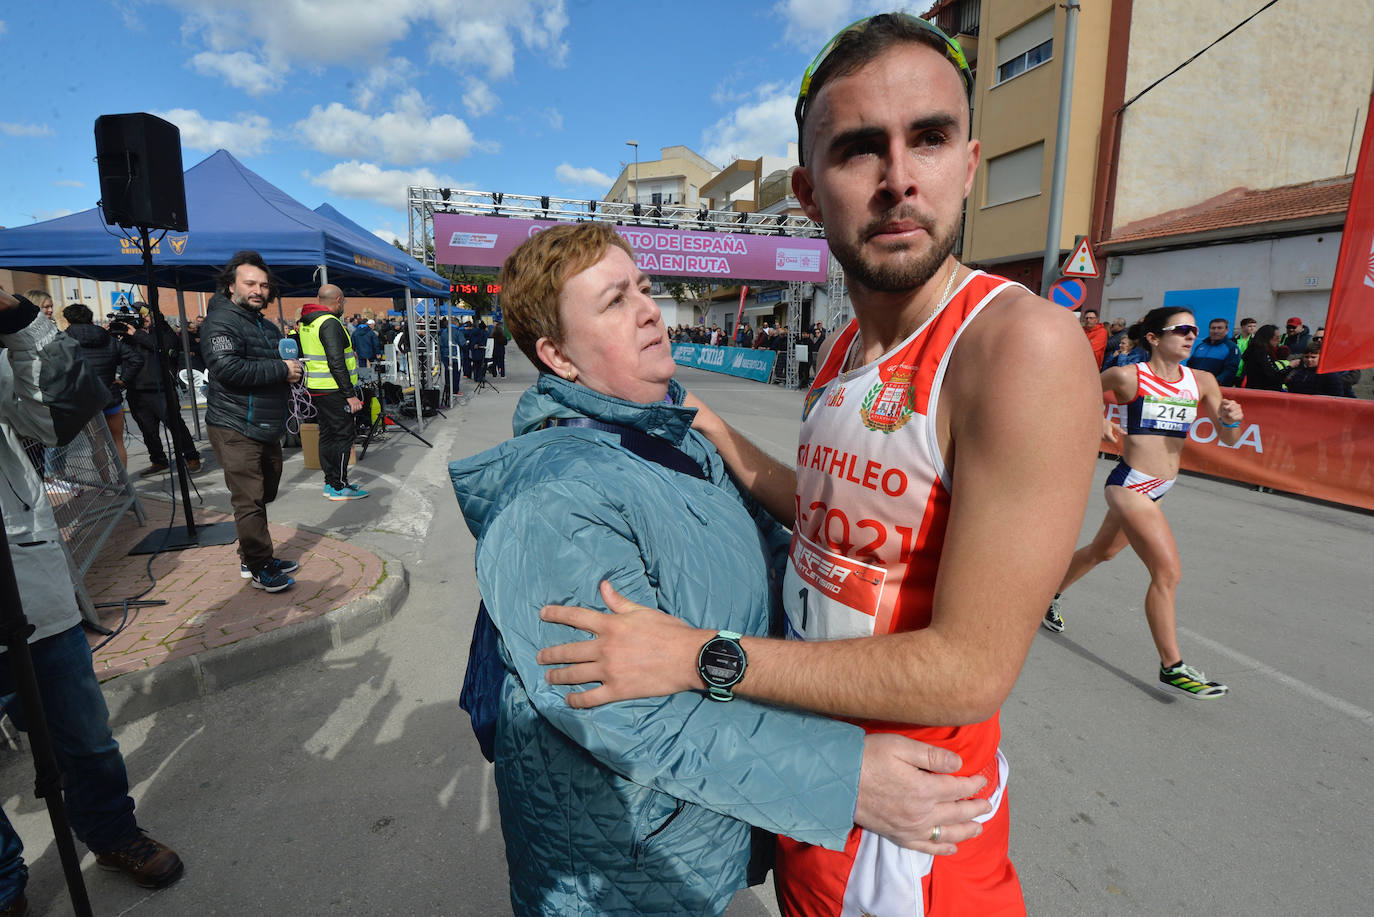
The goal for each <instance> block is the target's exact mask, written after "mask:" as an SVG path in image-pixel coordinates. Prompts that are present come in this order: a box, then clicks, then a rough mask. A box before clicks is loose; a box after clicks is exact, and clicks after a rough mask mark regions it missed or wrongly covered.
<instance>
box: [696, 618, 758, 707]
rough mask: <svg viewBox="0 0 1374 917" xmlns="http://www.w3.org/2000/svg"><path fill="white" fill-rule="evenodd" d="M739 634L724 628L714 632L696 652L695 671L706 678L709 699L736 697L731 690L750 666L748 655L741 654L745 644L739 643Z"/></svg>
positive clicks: (719, 699)
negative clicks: (716, 632)
mask: <svg viewBox="0 0 1374 917" xmlns="http://www.w3.org/2000/svg"><path fill="white" fill-rule="evenodd" d="M739 638H740V635H739V634H737V633H734V632H732V631H728V630H723V631H721V632H720V633H718V634H716V635H715V636H714V637H712V638H711V639H710V640H707V641H706V645H705V646H703V647H702V648H701V652H700V653H699V654H697V674H698V675H700V676H701V680H702V681H704V682H706V692H707V694H709V695H710V697H711V700H718V701H729V700H734V699H735V692H734V691H732V690H730V689H731V688H733V687H734V686H735V685H737V684H739V680H740V679H741V678H743V677H744V670H745V669H746V668H748V667H749V659H748V657H746V656H745V655H744V647H742V646H740V645H739Z"/></svg>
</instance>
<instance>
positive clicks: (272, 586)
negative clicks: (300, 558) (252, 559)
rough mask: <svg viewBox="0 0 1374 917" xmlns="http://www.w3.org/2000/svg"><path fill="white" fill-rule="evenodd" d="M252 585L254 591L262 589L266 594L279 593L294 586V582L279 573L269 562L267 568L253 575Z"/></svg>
mask: <svg viewBox="0 0 1374 917" xmlns="http://www.w3.org/2000/svg"><path fill="white" fill-rule="evenodd" d="M252 583H253V588H254V589H264V590H266V591H267V592H281V591H282V590H283V589H290V588H291V587H292V586H294V585H296V581H295V580H293V579H292V578H291V577H289V576H287V575H286V574H285V573H282V572H281V571H279V570H278V569H277V568H276V567H275V566H273V564H272V563H271V562H270V561H269V562H268V564H267V566H265V567H263V568H262V569H261V570H259V571H258V572H257V573H254V574H253V576H252Z"/></svg>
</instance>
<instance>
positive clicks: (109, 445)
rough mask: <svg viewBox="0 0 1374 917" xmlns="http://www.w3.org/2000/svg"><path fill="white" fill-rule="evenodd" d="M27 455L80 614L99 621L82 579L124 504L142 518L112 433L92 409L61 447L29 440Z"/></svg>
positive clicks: (144, 520) (141, 508)
mask: <svg viewBox="0 0 1374 917" xmlns="http://www.w3.org/2000/svg"><path fill="white" fill-rule="evenodd" d="M30 458H32V459H33V462H34V465H35V467H37V469H38V471H39V474H40V475H41V476H42V478H43V485H44V488H45V489H46V490H47V492H48V502H49V503H51V504H52V510H53V516H54V517H56V519H57V525H58V527H59V528H60V529H61V530H62V544H63V547H64V548H65V550H66V554H67V566H68V568H69V569H70V571H71V574H72V582H73V583H74V584H75V585H76V599H77V603H78V604H79V605H80V606H81V615H82V617H84V618H85V619H86V620H87V621H88V622H90V623H91V624H98V623H99V622H100V618H99V616H98V615H97V614H96V611H95V606H94V604H92V602H91V597H90V595H88V594H87V592H86V587H85V584H84V582H83V581H84V579H85V576H86V571H87V570H89V569H90V567H91V564H92V563H94V562H95V558H96V556H97V555H99V554H100V549H101V548H103V547H104V546H105V541H106V540H107V539H108V538H109V537H110V533H111V532H112V531H114V528H115V526H116V525H118V524H119V520H120V519H122V518H123V517H124V514H125V513H126V512H128V511H129V510H130V509H132V510H133V511H134V516H135V517H136V518H137V519H138V524H139V525H140V526H141V525H143V524H145V522H146V521H147V516H146V515H145V514H144V512H143V505H142V504H141V503H139V501H138V495H137V494H135V493H134V488H133V485H132V484H131V483H130V482H129V474H128V472H127V471H126V470H125V468H124V465H123V463H121V462H120V461H119V455H118V454H117V453H116V452H115V445H114V438H113V437H112V436H110V428H109V426H107V425H106V423H105V417H104V415H102V414H96V415H95V416H94V417H92V418H91V419H90V420H89V421H87V423H86V426H85V428H84V429H82V431H81V432H80V433H79V434H77V437H76V439H74V440H72V441H71V442H70V443H68V444H67V445H65V446H57V447H44V446H43V445H42V444H41V443H35V444H34V446H33V448H32V450H31V452H30Z"/></svg>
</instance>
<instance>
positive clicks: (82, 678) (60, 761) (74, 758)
mask: <svg viewBox="0 0 1374 917" xmlns="http://www.w3.org/2000/svg"><path fill="white" fill-rule="evenodd" d="M29 652H30V653H31V654H32V655H33V667H34V671H35V672H37V674H38V688H39V693H40V694H41V696H42V699H43V712H44V714H45V718H46V719H47V721H48V731H49V732H50V733H51V734H52V744H53V752H54V753H55V754H56V756H57V768H58V770H59V771H60V772H61V774H62V796H63V799H64V800H65V801H66V804H67V819H68V821H69V822H70V823H71V826H72V831H73V832H74V833H75V834H76V836H77V837H78V838H80V839H81V841H82V842H83V843H85V844H86V846H88V847H90V848H91V849H92V850H93V851H96V852H104V851H108V850H113V849H116V848H118V847H120V846H121V845H122V844H124V843H125V842H126V841H128V840H129V838H130V837H131V836H132V835H133V834H134V833H135V832H136V831H137V830H138V823H137V822H136V821H135V820H134V801H133V799H131V798H130V797H129V777H128V774H127V773H125V770H124V756H123V755H121V754H120V753H119V745H118V743H116V742H115V740H114V735H113V734H112V733H111V732H110V712H109V710H108V709H107V708H106V706H105V695H103V694H102V693H101V692H100V682H99V681H97V680H96V677H95V669H94V667H93V666H92V664H91V648H90V645H89V644H88V643H87V642H86V635H85V633H83V632H82V630H81V626H80V625H79V624H78V625H75V626H73V627H71V628H70V629H68V630H65V631H63V632H62V633H60V634H55V635H53V636H51V637H47V638H46V639H43V640H39V641H37V642H36V643H31V644H29ZM13 692H14V674H13V672H12V671H11V667H10V660H9V653H4V654H0V706H3V707H4V708H5V712H6V713H8V714H9V716H10V719H11V720H13V721H14V724H15V725H16V726H18V727H19V728H20V729H25V728H26V727H25V723H24V714H23V712H22V711H21V710H20V709H19V707H20V704H19V698H18V697H17V696H15V695H14V693H13ZM23 850H24V845H23V844H22V843H21V842H20V840H19V835H17V834H15V832H14V828H13V827H12V826H11V825H10V820H9V819H8V818H7V817H5V813H4V812H3V811H0V907H3V906H4V905H5V904H7V903H8V902H10V901H12V900H13V899H14V898H15V897H17V896H18V895H19V893H20V892H22V891H23V890H24V884H25V882H26V881H27V880H28V868H27V867H25V866H24V859H23V857H22V856H21V854H22V853H23Z"/></svg>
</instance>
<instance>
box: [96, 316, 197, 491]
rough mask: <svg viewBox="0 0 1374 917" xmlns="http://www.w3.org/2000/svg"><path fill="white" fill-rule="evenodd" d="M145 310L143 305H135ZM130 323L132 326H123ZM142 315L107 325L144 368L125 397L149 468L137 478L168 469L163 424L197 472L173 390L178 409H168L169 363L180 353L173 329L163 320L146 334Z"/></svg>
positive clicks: (192, 447)
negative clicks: (138, 355) (133, 350)
mask: <svg viewBox="0 0 1374 917" xmlns="http://www.w3.org/2000/svg"><path fill="white" fill-rule="evenodd" d="M138 305H139V307H140V309H141V308H144V306H143V304H142V303H139V304H138ZM126 322H129V323H131V324H126ZM143 324H144V319H143V315H142V313H141V312H140V313H138V314H130V315H129V316H128V317H127V318H126V319H125V320H124V321H112V322H110V328H109V330H110V332H111V333H112V334H116V335H119V336H120V337H121V339H122V340H123V341H124V342H125V343H126V344H130V345H132V346H133V347H135V348H136V349H137V350H138V351H139V353H141V354H142V356H143V368H142V369H141V370H139V372H138V373H137V374H136V375H135V376H134V377H133V379H132V380H130V382H129V385H128V389H127V394H128V396H129V412H130V413H132V414H133V415H134V423H136V424H138V432H139V434H140V435H142V437H143V445H145V446H147V447H148V461H149V463H150V464H149V465H148V467H147V468H144V469H143V470H142V471H140V472H139V473H138V474H139V477H144V478H146V477H151V476H152V475H155V474H161V473H162V472H164V471H166V470H167V469H168V467H169V462H168V460H167V450H166V449H165V448H164V447H163V445H162V425H163V424H166V426H167V429H168V430H169V431H170V432H171V434H172V438H173V440H174V441H175V442H176V445H177V448H178V449H180V450H181V454H182V455H183V456H184V457H185V458H186V467H187V468H188V469H190V470H191V471H199V470H200V450H199V449H197V448H196V441H195V440H194V439H192V438H191V431H190V430H188V429H186V421H185V420H183V419H182V417H181V408H180V406H179V405H180V400H179V398H178V397H177V394H176V391H175V389H173V390H172V400H173V402H174V403H176V404H177V405H178V407H177V409H176V410H175V411H173V410H170V409H169V408H168V406H167V389H168V387H169V386H171V385H172V372H171V368H172V359H173V357H174V355H175V354H177V353H178V352H180V350H181V342H180V341H179V340H178V338H177V334H176V332H175V331H173V330H172V326H171V325H169V324H167V321H166V320H165V319H161V320H159V321H158V322H157V327H156V328H153V329H151V330H147V331H145V330H144V329H143Z"/></svg>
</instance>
